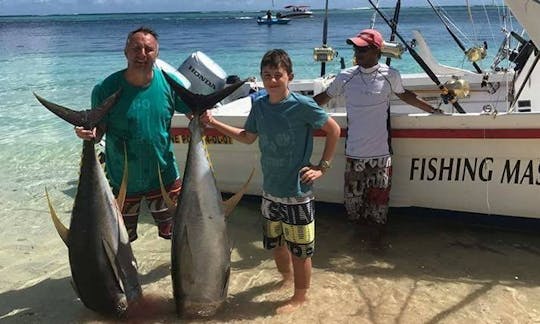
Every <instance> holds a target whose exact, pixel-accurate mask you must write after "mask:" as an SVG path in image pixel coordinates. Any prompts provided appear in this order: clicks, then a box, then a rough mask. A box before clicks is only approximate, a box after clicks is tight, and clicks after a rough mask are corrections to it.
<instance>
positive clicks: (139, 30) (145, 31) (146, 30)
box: [126, 26, 159, 46]
mask: <svg viewBox="0 0 540 324" xmlns="http://www.w3.org/2000/svg"><path fill="white" fill-rule="evenodd" d="M136 33H143V34H150V35H152V36H154V38H155V39H156V41H157V40H158V37H159V35H158V33H156V32H155V31H154V30H153V29H152V28H150V27H146V26H141V27H139V28H137V29H135V30H133V31H131V32H129V34H128V36H127V38H126V46H127V44H128V43H129V41H130V40H131V37H133V35H135V34H136Z"/></svg>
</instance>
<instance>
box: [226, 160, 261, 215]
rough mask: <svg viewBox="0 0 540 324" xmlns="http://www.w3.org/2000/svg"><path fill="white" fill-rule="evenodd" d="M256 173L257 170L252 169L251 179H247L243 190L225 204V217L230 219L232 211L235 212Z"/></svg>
mask: <svg viewBox="0 0 540 324" xmlns="http://www.w3.org/2000/svg"><path fill="white" fill-rule="evenodd" d="M254 173H255V168H253V169H251V174H250V175H249V178H248V179H247V181H246V183H244V185H243V186H242V188H240V190H239V191H238V192H237V193H235V194H234V195H233V196H232V197H231V198H229V199H228V200H227V201H224V202H223V205H224V207H225V217H228V216H229V215H230V214H231V213H232V211H233V210H234V208H235V207H236V205H237V204H238V202H239V201H240V199H242V196H243V195H244V194H245V193H246V191H247V187H248V185H249V183H250V182H251V178H253V174H254Z"/></svg>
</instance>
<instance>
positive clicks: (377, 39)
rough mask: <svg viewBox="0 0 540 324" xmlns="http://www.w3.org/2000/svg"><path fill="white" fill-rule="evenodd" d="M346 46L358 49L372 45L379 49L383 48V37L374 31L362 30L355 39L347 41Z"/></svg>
mask: <svg viewBox="0 0 540 324" xmlns="http://www.w3.org/2000/svg"><path fill="white" fill-rule="evenodd" d="M347 44H349V45H355V46H358V47H364V46H369V45H373V46H375V47H377V48H378V49H381V48H382V47H383V37H382V35H381V33H379V32H378V31H376V30H375V29H364V30H362V31H361V32H360V33H359V34H358V35H356V37H351V38H349V39H347Z"/></svg>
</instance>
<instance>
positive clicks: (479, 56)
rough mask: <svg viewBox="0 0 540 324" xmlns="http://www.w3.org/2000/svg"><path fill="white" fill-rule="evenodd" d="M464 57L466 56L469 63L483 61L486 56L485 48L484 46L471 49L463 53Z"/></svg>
mask: <svg viewBox="0 0 540 324" xmlns="http://www.w3.org/2000/svg"><path fill="white" fill-rule="evenodd" d="M465 56H467V59H469V61H471V62H478V61H480V60H483V59H485V58H486V56H487V46H486V45H485V44H484V45H478V46H474V47H471V48H469V49H468V50H466V51H465Z"/></svg>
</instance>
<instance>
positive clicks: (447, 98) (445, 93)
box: [368, 0, 465, 114]
mask: <svg viewBox="0 0 540 324" xmlns="http://www.w3.org/2000/svg"><path fill="white" fill-rule="evenodd" d="M368 1H369V3H370V4H371V6H372V7H373V9H375V11H377V13H378V14H379V16H381V18H382V19H383V20H384V21H385V22H386V24H387V25H388V26H389V27H390V28H391V27H392V23H391V22H390V21H389V20H388V18H386V16H385V15H384V14H383V13H382V12H381V10H379V8H377V7H375V5H374V4H373V1H372V0H368ZM395 34H396V36H397V37H398V38H399V39H400V40H401V42H402V43H403V45H405V47H406V48H407V50H408V51H409V53H411V56H412V57H413V58H414V60H415V61H416V62H417V63H418V64H419V65H420V67H421V68H422V69H423V70H424V72H426V74H427V75H428V76H429V78H430V79H431V80H432V81H433V82H435V84H436V85H437V86H438V87H439V89H440V90H441V92H442V93H441V97H442V99H443V102H444V103H449V102H451V103H452V105H453V106H454V108H455V109H456V110H457V112H459V113H461V114H464V113H465V110H463V108H462V107H461V105H460V104H459V103H458V102H457V101H456V96H455V95H454V94H453V93H450V91H449V90H448V89H447V88H446V87H445V86H444V85H443V84H442V83H441V81H440V80H439V78H438V77H437V76H436V75H435V73H433V71H432V70H431V69H430V68H429V66H428V65H427V64H426V62H425V61H424V60H423V59H422V57H420V55H418V53H417V52H416V51H415V50H414V48H412V47H411V46H410V45H409V44H408V43H407V41H406V40H405V39H404V38H403V37H402V36H401V35H400V34H399V33H398V31H397V28H396V30H395Z"/></svg>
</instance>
